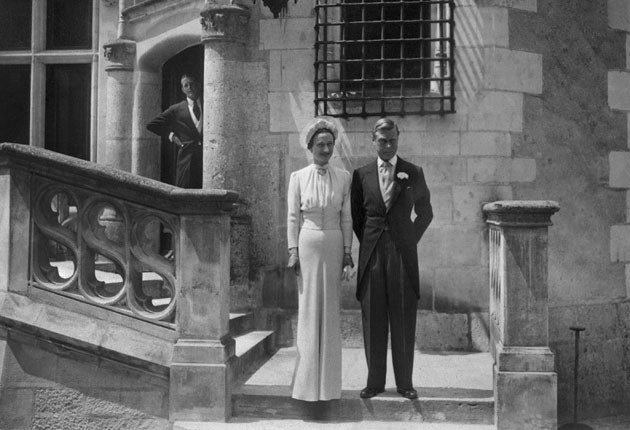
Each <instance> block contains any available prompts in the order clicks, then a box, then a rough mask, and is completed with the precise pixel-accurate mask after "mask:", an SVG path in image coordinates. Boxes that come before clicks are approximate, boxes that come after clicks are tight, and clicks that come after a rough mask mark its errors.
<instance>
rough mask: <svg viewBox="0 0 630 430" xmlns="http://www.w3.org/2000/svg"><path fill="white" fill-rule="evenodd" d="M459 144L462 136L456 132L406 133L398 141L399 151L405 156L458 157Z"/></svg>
mask: <svg viewBox="0 0 630 430" xmlns="http://www.w3.org/2000/svg"><path fill="white" fill-rule="evenodd" d="M459 142H460V134H459V133H455V132H443V133H424V132H421V133H405V134H401V135H400V137H399V139H398V149H399V151H400V153H401V154H402V155H403V156H417V155H423V156H426V155H433V156H448V155H458V154H459Z"/></svg>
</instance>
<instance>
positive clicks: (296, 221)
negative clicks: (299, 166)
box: [287, 172, 301, 249]
mask: <svg viewBox="0 0 630 430" xmlns="http://www.w3.org/2000/svg"><path fill="white" fill-rule="evenodd" d="M300 208H301V198H300V178H299V177H298V174H297V172H293V173H291V179H289V193H288V196H287V247H288V248H289V249H290V248H297V246H298V237H299V235H300V218H301V213H300Z"/></svg>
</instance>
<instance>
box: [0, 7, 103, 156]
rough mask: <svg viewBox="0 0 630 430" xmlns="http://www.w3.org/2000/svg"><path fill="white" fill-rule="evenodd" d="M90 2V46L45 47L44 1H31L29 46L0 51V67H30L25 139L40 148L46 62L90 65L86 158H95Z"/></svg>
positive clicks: (95, 42)
mask: <svg viewBox="0 0 630 430" xmlns="http://www.w3.org/2000/svg"><path fill="white" fill-rule="evenodd" d="M91 1H92V46H91V48H90V49H64V50H47V49H46V13H47V4H48V2H47V1H46V0H31V2H32V9H31V49H29V50H19V51H18V50H15V51H0V66H3V65H16V64H24V65H30V66H31V77H30V78H31V85H30V87H31V93H30V100H29V103H30V120H29V140H30V143H31V145H33V146H38V147H42V148H43V147H44V144H45V112H46V65H48V64H90V65H91V66H92V67H91V69H92V70H91V94H90V97H91V107H90V148H89V152H90V161H95V159H96V143H97V125H98V124H97V121H96V116H97V110H98V72H99V70H98V61H99V6H100V5H99V4H100V1H99V0H91Z"/></svg>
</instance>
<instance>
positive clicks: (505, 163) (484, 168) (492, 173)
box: [467, 157, 536, 182]
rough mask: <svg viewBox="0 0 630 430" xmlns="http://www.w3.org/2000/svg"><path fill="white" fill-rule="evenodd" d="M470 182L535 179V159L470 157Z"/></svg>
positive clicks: (530, 180)
mask: <svg viewBox="0 0 630 430" xmlns="http://www.w3.org/2000/svg"><path fill="white" fill-rule="evenodd" d="M467 167H468V180H469V181H470V182H532V181H534V180H535V179H536V160H533V159H525V158H494V157H493V158H470V159H468V161H467Z"/></svg>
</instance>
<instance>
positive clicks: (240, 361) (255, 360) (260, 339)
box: [231, 330, 276, 384]
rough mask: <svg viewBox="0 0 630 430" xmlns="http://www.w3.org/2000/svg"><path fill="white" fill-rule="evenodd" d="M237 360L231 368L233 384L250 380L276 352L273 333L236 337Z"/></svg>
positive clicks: (260, 332)
mask: <svg viewBox="0 0 630 430" xmlns="http://www.w3.org/2000/svg"><path fill="white" fill-rule="evenodd" d="M234 342H235V347H234V355H235V359H234V362H233V363H232V366H231V371H232V375H231V376H232V381H233V383H236V384H238V383H240V382H242V381H244V380H246V379H247V378H249V377H250V376H251V375H252V374H253V373H254V372H255V371H256V370H258V369H259V368H260V366H261V365H262V364H263V363H264V362H265V361H267V360H268V359H269V357H271V356H272V355H273V353H274V352H275V350H276V348H275V338H274V333H273V331H268V330H265V331H250V332H247V333H244V334H240V335H238V336H234Z"/></svg>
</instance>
